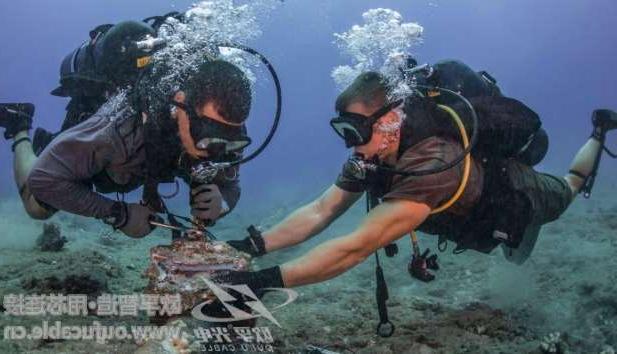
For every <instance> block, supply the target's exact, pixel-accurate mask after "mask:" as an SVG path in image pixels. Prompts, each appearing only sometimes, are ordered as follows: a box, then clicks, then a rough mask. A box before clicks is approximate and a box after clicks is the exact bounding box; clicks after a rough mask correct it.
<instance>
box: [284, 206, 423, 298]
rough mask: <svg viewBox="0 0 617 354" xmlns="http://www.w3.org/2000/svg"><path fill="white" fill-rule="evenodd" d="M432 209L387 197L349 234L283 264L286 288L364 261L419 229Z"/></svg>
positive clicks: (327, 276)
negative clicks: (377, 251)
mask: <svg viewBox="0 0 617 354" xmlns="http://www.w3.org/2000/svg"><path fill="white" fill-rule="evenodd" d="M429 213H430V208H429V207H428V206H427V205H426V204H420V203H416V202H412V201H408V200H401V199H396V200H388V201H386V202H384V203H382V204H381V205H379V206H378V207H376V208H375V209H373V210H372V211H371V212H370V213H369V214H368V215H367V217H366V219H365V220H364V222H363V223H362V225H360V227H359V228H358V229H357V230H356V231H354V232H352V233H351V234H348V235H346V236H343V237H340V238H337V239H334V240H330V241H327V242H325V243H323V244H321V245H319V246H318V247H316V248H314V249H313V250H311V251H310V252H309V253H307V254H306V255H304V256H303V257H301V258H299V259H297V260H295V261H292V262H289V263H285V264H284V265H282V266H281V271H282V277H283V281H284V283H285V287H295V286H300V285H305V284H311V283H318V282H321V281H325V280H327V279H330V278H333V277H335V276H337V275H339V274H341V273H343V272H345V271H347V270H349V269H350V268H352V267H354V266H355V265H357V264H359V263H361V262H362V261H363V260H365V259H366V258H367V257H368V256H369V255H371V254H372V253H373V252H375V251H376V250H378V249H380V248H382V247H385V246H386V245H388V244H390V243H391V242H394V241H395V240H397V239H399V238H400V237H401V236H403V235H405V234H407V233H409V232H410V231H411V230H414V229H415V228H417V227H418V226H419V225H420V224H421V223H422V222H424V220H425V219H426V218H427V217H428V215H429Z"/></svg>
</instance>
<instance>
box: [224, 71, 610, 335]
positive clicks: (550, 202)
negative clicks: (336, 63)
mask: <svg viewBox="0 0 617 354" xmlns="http://www.w3.org/2000/svg"><path fill="white" fill-rule="evenodd" d="M403 73H404V74H406V75H407V74H409V75H411V76H413V77H409V78H408V79H410V81H415V87H416V90H415V91H414V92H413V93H412V94H410V95H409V96H405V97H403V98H392V97H391V96H390V95H389V93H390V92H391V89H392V87H391V84H390V83H391V81H389V80H387V79H386V78H385V77H384V76H383V75H382V74H380V73H377V72H365V73H363V74H361V75H359V76H358V77H357V78H356V79H355V81H353V83H352V84H351V85H350V86H348V87H347V88H346V89H345V90H344V91H343V92H342V93H341V94H340V96H338V98H337V100H336V111H337V112H338V114H339V116H338V117H336V118H334V119H332V120H331V122H330V124H331V126H332V128H334V130H335V132H336V133H337V135H339V136H340V137H341V138H342V139H343V140H344V141H345V144H346V146H347V147H348V148H353V152H354V156H352V158H350V159H349V161H347V162H346V163H345V165H344V167H343V171H342V173H341V174H340V175H339V177H338V179H337V180H336V183H334V185H332V186H331V187H329V188H328V189H327V190H326V191H325V192H324V193H323V194H322V195H321V196H320V197H318V198H317V199H316V200H314V201H312V202H310V203H308V204H306V205H304V206H303V207H301V208H299V209H298V210H296V211H295V212H293V213H292V214H291V215H289V216H288V217H287V218H285V219H284V220H283V221H281V222H280V223H278V224H277V225H275V226H273V227H272V228H270V229H269V230H267V231H265V232H263V234H262V233H261V232H260V231H258V230H256V229H255V228H254V227H250V228H249V236H248V237H246V238H245V239H242V240H233V241H229V242H228V243H229V244H230V245H231V246H233V247H235V248H237V249H239V250H242V251H245V252H247V253H250V254H252V255H253V256H261V255H263V254H266V253H270V252H273V251H276V250H280V249H283V248H286V247H291V246H294V245H297V244H300V243H302V242H304V241H306V240H307V239H309V238H310V237H312V236H314V235H317V234H319V233H320V232H322V231H323V230H325V229H326V228H327V227H328V226H329V225H330V224H331V223H332V222H333V221H334V220H336V219H337V218H338V217H340V216H341V215H342V214H343V213H345V211H347V210H348V209H349V208H350V206H351V205H353V204H354V203H355V202H356V201H357V200H358V199H359V198H360V197H361V196H362V194H363V193H364V192H367V201H368V202H369V208H367V209H369V211H368V215H367V216H366V218H365V219H364V220H363V221H362V222H361V223H360V225H359V226H358V227H357V228H356V229H355V231H353V232H351V233H349V234H346V235H342V236H341V237H338V238H334V239H332V240H329V241H326V242H323V243H322V244H320V245H318V246H317V247H315V248H314V249H312V250H311V251H309V252H308V253H306V254H305V255H304V256H302V257H300V258H298V259H295V260H292V261H289V262H287V263H285V264H283V265H281V266H275V267H271V268H267V269H263V270H259V271H256V272H237V271H220V272H218V273H217V274H216V276H215V279H216V280H218V281H219V282H221V283H227V284H246V285H247V286H249V287H250V288H251V289H253V290H254V291H256V292H258V291H261V290H263V289H264V288H278V287H288V288H289V287H296V286H301V285H306V284H312V283H318V282H323V281H325V280H328V279H330V278H333V277H336V276H338V275H340V274H342V273H343V272H345V271H347V270H349V269H350V268H352V267H354V266H356V265H358V264H359V263H361V262H362V261H364V260H365V259H366V258H367V257H368V256H369V255H371V254H372V253H375V254H376V256H377V251H378V250H380V249H382V248H385V250H386V254H387V255H389V256H391V255H393V254H394V253H396V249H394V250H393V249H392V246H396V245H395V244H393V242H395V241H396V240H398V239H400V238H401V237H403V236H404V235H406V234H409V233H410V232H412V234H413V235H412V241H413V240H414V235H415V234H414V233H413V230H419V231H423V232H426V233H429V234H436V235H440V238H444V239H443V241H442V242H440V243H441V244H443V243H445V242H446V240H451V241H453V242H455V243H456V244H457V248H456V251H457V252H458V251H461V250H465V249H472V250H476V251H480V252H484V253H488V252H490V251H491V250H493V249H494V248H495V247H496V246H497V245H502V247H503V250H504V254H505V256H506V258H508V260H510V261H512V262H514V263H518V264H520V263H522V262H524V261H525V260H526V259H527V258H528V257H529V255H530V253H531V250H532V249H533V246H534V244H535V240H536V238H537V236H538V232H539V231H540V227H541V226H542V225H544V224H546V223H548V222H551V221H553V220H556V219H557V218H558V217H559V216H560V215H561V214H562V213H563V212H564V211H565V210H566V209H567V207H568V206H569V205H570V203H571V202H572V200H573V199H574V197H575V196H576V194H577V193H579V192H580V191H583V190H585V188H586V186H587V185H588V181H589V179H590V178H592V177H593V176H595V170H597V167H598V166H597V164H598V162H599V156H601V153H602V151H603V149H606V147H604V141H605V138H606V134H607V132H608V131H610V130H614V129H617V114H616V113H615V112H612V111H609V110H596V111H595V112H594V114H593V118H592V123H593V130H592V134H591V137H590V138H589V140H588V141H587V142H586V144H585V145H584V146H583V147H582V148H581V149H580V151H579V152H578V153H577V155H576V156H575V158H574V160H573V162H572V165H571V169H570V172H569V173H568V174H567V175H566V176H565V177H563V178H560V177H555V176H551V175H548V174H543V173H539V172H536V171H535V170H534V169H533V168H532V167H531V165H533V164H536V163H537V162H539V161H540V160H541V159H542V157H543V156H544V154H545V153H546V147H547V143H548V141H547V139H546V136H545V135H544V134H543V133H542V132H540V121H539V117H538V116H537V115H536V114H535V113H534V112H533V111H532V110H530V109H529V108H527V107H526V106H525V105H523V104H522V103H521V102H519V101H517V100H514V99H511V98H507V97H504V96H503V95H502V94H501V92H500V90H498V89H497V88H496V87H495V82H494V80H493V79H492V78H490V75H488V74H485V73H484V75H483V74H482V73H476V72H474V71H473V70H471V69H470V68H469V67H468V66H466V65H464V64H462V63H460V62H457V61H445V62H441V63H439V64H437V65H435V66H433V67H429V66H426V65H423V66H421V67H417V66H415V65H411V68H408V69H405V70H403ZM420 73H422V74H420ZM470 80H471V81H470ZM465 116H467V118H465V119H463V118H464V117H465ZM465 121H467V122H468V123H469V122H474V123H475V124H474V126H475V127H474V128H473V129H471V130H472V133H471V138H469V132H468V130H469V129H470V128H469V127H465V126H464V125H462V124H459V123H463V122H465ZM536 138H538V141H534V140H535V139H536ZM491 139H492V140H491ZM461 140H462V142H463V143H461ZM530 147H532V149H533V150H535V151H526V150H527V149H529V148H530ZM613 155H614V154H613ZM379 201H380V202H381V203H379ZM416 246H417V245H416V244H414V248H416ZM414 253H415V252H414ZM414 258H415V260H412V262H411V263H410V269H409V271H410V272H411V273H412V275H413V276H415V277H418V278H421V279H422V277H423V276H424V277H425V278H424V279H422V280H425V281H429V280H430V279H428V278H427V277H426V276H428V275H430V274H428V273H427V271H426V270H427V267H428V269H436V268H437V265H436V262H435V260H436V259H435V257H434V256H430V257H428V252H424V253H423V254H419V253H415V254H414ZM377 260H379V258H378V257H377ZM414 261H416V263H422V264H421V267H420V268H421V269H420V272H417V269H415V268H416V265H415V264H413V263H414ZM418 261H422V262H418ZM431 266H432V267H431ZM422 271H424V273H422ZM418 273H419V274H418ZM377 277H378V282H377V284H378V295H377V296H378V304H380V306H383V308H385V300H384V298H387V291H384V290H383V287H382V285H385V281H384V279H383V273H382V271H381V267H380V266H379V263H378V266H377ZM383 308H380V317H382V316H381V315H382V309H383ZM384 312H385V311H384ZM384 318H385V320H384ZM383 323H389V322H388V321H387V316H386V315H384V316H383V317H382V323H380V325H381V324H383ZM385 336H387V335H385Z"/></svg>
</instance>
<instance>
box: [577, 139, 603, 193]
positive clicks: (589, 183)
mask: <svg viewBox="0 0 617 354" xmlns="http://www.w3.org/2000/svg"><path fill="white" fill-rule="evenodd" d="M594 137H595V136H594ZM595 138H596V139H597V140H598V142H599V143H600V145H601V146H602V150H604V142H605V140H606V135H605V134H602V135H601V136H599V137H595ZM602 150H600V151H598V154H597V155H596V158H595V160H594V161H593V168H592V169H591V173H590V174H589V176H587V178H586V179H585V183H584V184H583V187H582V188H581V190H580V192H579V193H583V197H585V198H589V197H591V190H592V189H593V185H594V184H595V182H596V175H597V174H598V167H600V160H601V159H602Z"/></svg>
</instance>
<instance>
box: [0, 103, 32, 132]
mask: <svg viewBox="0 0 617 354" xmlns="http://www.w3.org/2000/svg"><path fill="white" fill-rule="evenodd" d="M33 115H34V105H33V104H32V103H0V127H2V128H4V129H5V131H4V138H5V139H7V140H9V139H12V138H14V137H15V135H17V133H19V132H22V131H24V130H30V129H31V128H32V116H33Z"/></svg>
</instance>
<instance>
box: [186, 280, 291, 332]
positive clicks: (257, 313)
mask: <svg viewBox="0 0 617 354" xmlns="http://www.w3.org/2000/svg"><path fill="white" fill-rule="evenodd" d="M202 279H203V281H204V282H205V283H206V284H207V285H208V287H209V288H210V290H212V292H213V293H214V296H215V297H216V298H217V299H218V300H219V301H220V302H221V304H222V305H223V306H224V307H225V309H227V311H228V312H229V314H230V315H229V316H228V317H213V316H208V315H206V314H204V313H203V312H204V311H203V309H204V307H205V306H207V305H210V304H211V303H212V301H206V302H202V303H201V304H199V305H197V306H195V307H194V308H193V311H191V314H192V315H193V317H194V318H196V319H198V320H202V321H207V322H215V323H216V322H236V321H245V320H250V319H256V318H260V317H263V318H266V319H268V320H269V321H270V322H272V323H274V324H275V325H277V326H278V327H279V328H280V327H281V325H280V324H279V322H278V321H277V320H276V318H274V316H272V312H271V311H276V310H278V309H280V308H281V307H283V306H287V305H289V304H290V303H292V302H293V301H294V300H296V299H297V298H298V293H297V292H296V291H294V290H292V289H284V288H264V289H262V290H264V291H269V292H274V291H276V292H281V293H284V294H285V295H286V296H287V299H286V300H285V301H284V302H283V303H282V304H279V305H277V306H275V307H273V308H272V309H271V310H268V309H267V308H266V306H265V305H264V304H263V302H261V300H259V297H258V296H257V295H255V293H254V292H253V290H251V288H249V287H248V286H247V285H245V284H240V285H220V284H215V283H213V282H212V281H210V280H208V279H207V278H202ZM224 289H231V290H234V291H236V292H238V293H240V294H241V295H242V296H243V297H244V299H243V301H242V303H243V304H244V305H246V306H247V307H249V308H250V309H251V312H247V311H244V310H242V309H240V308H239V307H237V306H235V305H233V304H232V303H233V302H236V301H239V300H241V299H240V298H238V297H236V296H234V295H232V294H230V293H229V292H228V291H225V290H224Z"/></svg>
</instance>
